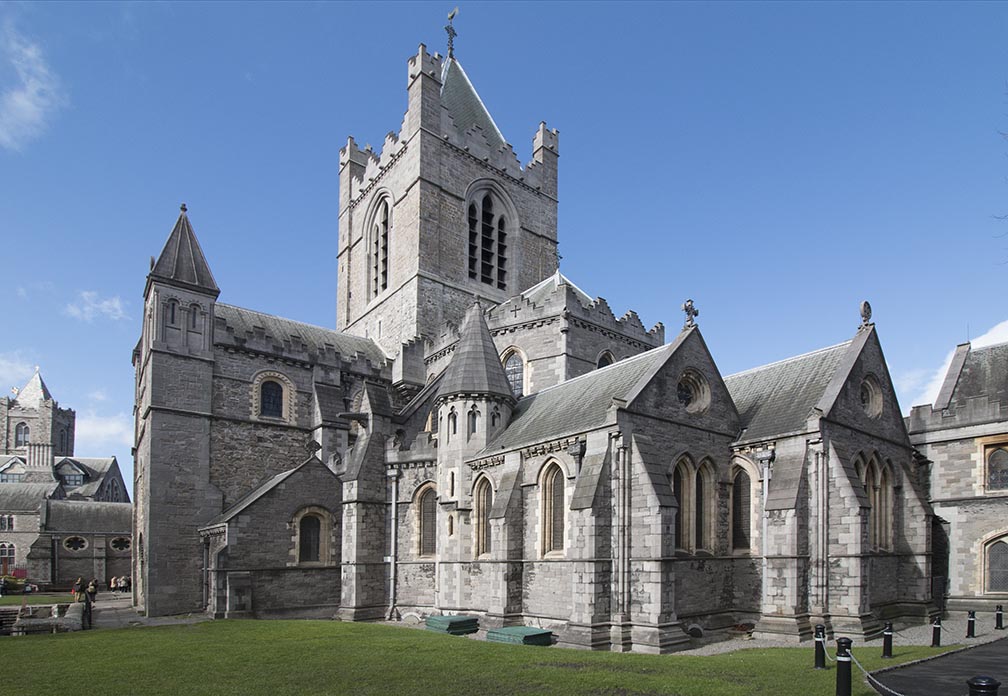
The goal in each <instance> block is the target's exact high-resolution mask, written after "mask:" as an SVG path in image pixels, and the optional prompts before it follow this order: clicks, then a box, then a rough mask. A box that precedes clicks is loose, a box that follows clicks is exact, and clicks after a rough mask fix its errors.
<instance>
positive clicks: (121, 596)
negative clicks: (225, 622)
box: [94, 592, 209, 628]
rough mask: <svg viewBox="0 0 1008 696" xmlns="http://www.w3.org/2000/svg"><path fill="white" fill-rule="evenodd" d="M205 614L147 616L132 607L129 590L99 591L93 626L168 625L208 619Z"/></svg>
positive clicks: (131, 596)
mask: <svg viewBox="0 0 1008 696" xmlns="http://www.w3.org/2000/svg"><path fill="white" fill-rule="evenodd" d="M208 620H209V619H208V617H207V616H206V615H205V614H179V615H177V616H158V617H154V618H147V617H145V616H142V615H140V614H138V613H137V612H136V610H135V609H134V608H133V594H132V593H130V592H125V593H118V592H116V593H113V592H101V593H99V595H98V599H97V601H96V602H95V605H94V628H129V627H131V626H168V625H171V624H185V623H197V622H199V621H208Z"/></svg>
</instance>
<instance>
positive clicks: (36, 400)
mask: <svg viewBox="0 0 1008 696" xmlns="http://www.w3.org/2000/svg"><path fill="white" fill-rule="evenodd" d="M14 400H15V401H17V402H18V404H19V405H21V406H39V405H41V404H42V402H44V401H52V400H53V398H52V394H50V393H49V387H47V386H46V383H45V382H43V381H42V375H41V373H39V369H38V368H37V367H36V368H35V374H33V375H32V376H31V379H29V380H28V384H26V385H24V388H23V389H21V390H20V391H18V393H17V396H16V397H15V398H14Z"/></svg>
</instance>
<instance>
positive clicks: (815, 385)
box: [724, 341, 851, 442]
mask: <svg viewBox="0 0 1008 696" xmlns="http://www.w3.org/2000/svg"><path fill="white" fill-rule="evenodd" d="M850 345H851V341H845V342H844V343H840V344H838V345H835V346H830V347H829V348H822V349H820V350H816V351H813V352H811V353H806V354H804V355H799V356H796V357H793V358H788V359H787V360H781V361H779V362H775V363H771V364H769V365H764V366H762V367H756V368H753V369H751V370H746V371H745V372H738V373H736V374H734V375H728V376H727V377H725V378H724V383H725V386H726V387H728V391H729V393H730V394H731V397H732V400H733V401H734V402H735V408H736V409H738V413H739V417H740V419H741V422H742V427H743V429H744V430H743V432H742V435H741V437H740V438H739V441H742V442H745V441H751V440H761V439H766V438H770V437H774V436H778V435H784V434H786V433H794V432H800V431H802V430H803V429H804V428H805V423H806V421H807V420H808V417H809V415H810V414H811V412H812V409H813V407H815V405H816V404H817V403H818V402H819V400H820V399H821V398H822V396H823V394H824V392H825V391H826V388H827V387H828V386H829V384H830V381H831V380H832V379H833V376H834V374H835V373H836V370H837V367H838V366H839V364H840V361H841V359H842V358H843V356H844V354H845V353H846V352H847V349H848V347H849V346H850Z"/></svg>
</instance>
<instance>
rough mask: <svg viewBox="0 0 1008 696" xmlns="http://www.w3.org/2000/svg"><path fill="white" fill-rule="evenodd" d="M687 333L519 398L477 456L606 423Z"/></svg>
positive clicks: (593, 427)
mask: <svg viewBox="0 0 1008 696" xmlns="http://www.w3.org/2000/svg"><path fill="white" fill-rule="evenodd" d="M688 334H689V332H686V331H684V332H683V333H681V334H679V336H678V337H677V338H676V340H675V341H673V342H672V343H669V344H667V345H664V346H661V347H660V348H652V349H651V350H648V351H645V352H643V353H641V354H639V355H635V356H633V357H632V358H626V359H625V360H620V361H619V362H616V363H613V364H612V365H609V366H607V367H603V368H601V369H599V370H593V371H592V372H589V373H587V374H584V375H581V376H580V377H575V378H574V379H569V380H567V381H566V382H561V383H560V384H557V385H556V386H553V387H548V388H547V389H543V390H542V391H540V392H536V393H535V394H530V395H528V396H526V397H524V398H522V399H519V400H518V403H517V405H516V406H515V409H514V412H513V414H512V419H511V423H510V424H509V425H508V427H507V429H505V430H504V431H503V432H502V433H501V434H500V435H498V436H497V437H496V438H495V439H494V440H493V442H491V443H490V444H489V445H487V447H486V449H484V450H483V451H482V452H481V453H480V454H479V455H478V456H487V455H490V454H494V453H496V452H501V451H507V450H513V449H518V448H521V447H527V446H528V445H532V444H535V443H537V442H544V441H548V440H555V439H557V438H560V437H566V436H568V435H574V434H577V433H583V432H587V431H589V430H594V429H595V428H598V427H601V426H602V425H604V424H605V423H606V418H607V416H608V413H609V408H610V407H611V406H612V401H613V399H614V398H616V399H628V398H629V397H631V396H633V395H634V394H635V392H636V391H637V389H638V388H639V387H640V386H641V383H642V381H644V380H646V379H648V378H649V377H650V376H653V375H654V373H655V372H656V371H657V370H658V369H659V368H660V367H661V366H662V365H663V364H664V363H665V361H666V360H667V359H668V358H669V356H670V355H671V354H672V353H674V352H675V350H676V349H677V348H678V347H679V345H680V344H681V343H682V341H683V340H684V339H685V337H686V336H687V335H688Z"/></svg>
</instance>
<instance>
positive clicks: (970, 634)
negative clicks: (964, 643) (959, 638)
mask: <svg viewBox="0 0 1008 696" xmlns="http://www.w3.org/2000/svg"><path fill="white" fill-rule="evenodd" d="M966 616H967V619H966V637H967V638H976V612H975V611H971V612H969V613H968V614H967V615H966Z"/></svg>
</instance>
